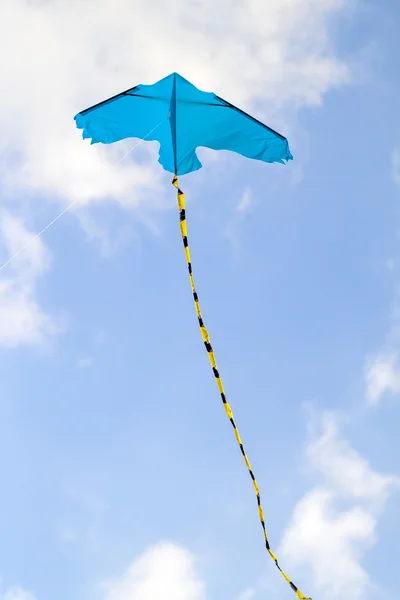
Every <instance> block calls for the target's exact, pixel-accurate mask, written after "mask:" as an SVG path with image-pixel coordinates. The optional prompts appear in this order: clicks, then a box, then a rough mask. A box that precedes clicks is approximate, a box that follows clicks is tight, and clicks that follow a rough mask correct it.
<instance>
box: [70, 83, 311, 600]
mask: <svg viewBox="0 0 400 600" xmlns="http://www.w3.org/2000/svg"><path fill="white" fill-rule="evenodd" d="M75 121H76V125H77V127H78V128H79V129H83V138H84V139H85V138H91V143H92V144H95V143H98V142H101V143H103V144H111V143H113V142H117V141H119V140H122V139H126V138H129V137H136V138H140V139H142V140H153V141H154V140H157V141H158V142H159V143H160V150H159V163H160V164H161V165H162V167H163V168H164V169H165V170H166V171H169V172H172V173H173V174H174V177H173V179H172V184H173V186H174V187H175V188H176V189H177V194H178V209H179V218H180V230H181V236H182V241H183V246H184V251H185V257H186V263H187V268H188V271H189V279H190V286H191V289H192V294H193V299H194V303H195V309H196V315H197V319H198V323H199V327H200V331H201V336H202V339H203V342H204V345H205V347H206V350H207V353H208V357H209V360H210V363H211V367H212V370H213V373H214V377H215V381H216V383H217V386H218V390H219V392H220V395H221V399H222V403H223V406H224V409H225V412H226V414H227V417H228V419H229V421H230V423H231V425H232V427H233V429H234V433H235V437H236V441H237V443H238V445H239V448H240V451H241V453H242V456H243V459H244V462H245V464H246V467H247V469H248V472H249V475H250V477H251V479H252V482H253V486H254V491H255V494H256V497H257V507H258V515H259V519H260V522H261V526H262V529H263V534H264V542H265V546H266V549H267V551H268V553H269V555H270V557H271V558H272V560H273V561H274V563H275V565H276V567H277V568H278V569H279V571H280V572H281V574H282V576H283V577H284V578H285V580H286V581H287V583H288V584H289V585H290V587H291V588H292V590H293V591H294V592H295V593H296V595H297V597H298V598H299V599H300V600H311V598H308V597H307V596H304V595H303V594H302V592H301V591H300V590H299V589H298V587H297V586H296V585H295V584H294V583H293V582H292V581H291V579H290V578H289V577H288V576H287V575H286V573H285V572H284V571H283V570H282V569H281V567H280V565H279V563H278V559H277V557H276V556H275V554H274V553H273V552H272V550H271V547H270V544H269V540H268V536H267V531H266V526H265V519H264V512H263V509H262V505H261V496H260V490H259V487H258V484H257V481H256V478H255V476H254V473H253V470H252V468H251V465H250V462H249V459H248V457H247V454H246V451H245V449H244V446H243V443H242V440H241V437H240V434H239V431H238V428H237V426H236V423H235V420H234V418H233V414H232V409H231V407H230V405H229V403H228V401H227V398H226V395H225V390H224V387H223V384H222V380H221V377H220V374H219V371H218V367H217V363H216V360H215V355H214V351H213V348H212V346H211V343H210V338H209V334H208V331H207V329H206V327H205V325H204V321H203V317H202V313H201V310H200V304H199V298H198V295H197V292H196V288H195V283H194V277H193V270H192V260H191V256H190V250H189V243H188V231H187V221H186V208H185V197H184V194H183V192H182V190H181V189H180V187H179V182H178V175H184V174H187V173H191V172H193V171H196V170H198V169H200V168H201V166H202V165H201V163H200V161H199V159H198V157H197V155H196V148H198V147H200V146H203V147H207V148H211V149H214V150H231V151H234V152H236V153H239V154H241V155H243V156H245V157H246V158H252V159H256V160H261V161H264V162H268V163H274V162H279V163H283V164H285V163H286V162H287V161H288V160H291V159H292V158H293V157H292V155H291V153H290V150H289V144H288V141H287V139H286V138H285V137H283V136H282V135H280V134H279V133H277V132H276V131H274V130H273V129H271V128H269V127H267V126H266V125H264V124H263V123H261V122H260V121H257V120H256V119H254V118H253V117H251V116H250V115H248V114H247V113H245V112H243V111H242V110H240V109H239V108H237V107H235V106H233V105H232V104H230V103H229V102H226V101H225V100H223V99H222V98H220V97H219V96H217V95H215V94H213V93H209V92H203V91H200V90H198V89H197V88H196V87H195V86H194V85H192V84H191V83H190V82H189V81H187V80H186V79H184V78H183V77H181V76H180V75H178V74H177V73H172V74H171V75H169V76H168V77H165V78H164V79H161V81H158V82H157V83H155V84H153V85H138V86H136V87H134V88H131V89H129V90H127V91H125V92H122V93H120V94H117V95H116V96H113V97H112V98H109V99H108V100H105V101H103V102H100V103H99V104H96V105H95V106H92V107H91V108H88V109H86V110H84V111H82V112H80V113H79V114H77V115H76V116H75Z"/></svg>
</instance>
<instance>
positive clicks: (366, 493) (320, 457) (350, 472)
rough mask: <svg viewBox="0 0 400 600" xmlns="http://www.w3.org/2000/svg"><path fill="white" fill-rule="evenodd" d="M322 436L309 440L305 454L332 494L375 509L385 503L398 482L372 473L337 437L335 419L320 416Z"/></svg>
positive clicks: (331, 415) (340, 438)
mask: <svg viewBox="0 0 400 600" xmlns="http://www.w3.org/2000/svg"><path fill="white" fill-rule="evenodd" d="M322 427H323V432H322V434H321V436H320V437H319V438H317V439H315V440H312V441H311V442H310V443H309V445H308V447H307V451H306V455H307V458H308V461H309V464H310V466H311V468H313V469H314V470H315V471H318V472H319V473H320V474H321V475H322V476H323V477H324V478H325V479H326V481H327V482H328V484H329V486H330V487H331V489H334V490H335V492H336V494H338V495H339V494H340V495H341V496H343V497H344V498H354V499H360V500H368V501H372V502H373V503H374V504H375V505H376V506H377V507H379V506H381V505H382V504H383V503H384V502H385V500H386V499H387V495H388V493H389V491H390V488H391V486H392V485H397V484H398V483H399V481H400V480H399V479H398V478H397V477H393V476H386V475H381V474H380V473H376V472H375V471H373V470H372V469H371V467H370V465H369V463H368V461H367V460H366V459H365V458H363V457H362V456H360V454H359V453H358V452H357V451H356V450H355V449H354V448H352V446H351V445H350V443H349V442H348V441H347V440H346V439H344V438H343V437H341V435H340V432H339V423H338V418H337V417H336V416H335V415H334V414H333V413H324V414H323V417H322Z"/></svg>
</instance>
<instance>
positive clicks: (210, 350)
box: [172, 175, 311, 600]
mask: <svg viewBox="0 0 400 600" xmlns="http://www.w3.org/2000/svg"><path fill="white" fill-rule="evenodd" d="M172 185H173V186H174V187H175V188H176V189H177V191H178V208H179V218H180V229H181V235H182V241H183V246H184V249H185V257H186V263H187V267H188V271H189V279H190V285H191V288H192V293H193V299H194V304H195V308H196V315H197V318H198V321H199V326H200V331H201V336H202V338H203V342H204V345H205V347H206V350H207V353H208V358H209V360H210V363H211V367H212V370H213V373H214V377H215V381H216V383H217V386H218V390H219V392H220V394H221V399H222V403H223V406H224V409H225V412H226V414H227V416H228V419H229V421H230V422H231V425H232V427H233V429H234V432H235V437H236V441H237V443H238V444H239V448H240V451H241V453H242V456H243V459H244V462H245V464H246V467H247V469H248V472H249V475H250V477H251V479H252V481H253V486H254V491H255V493H256V496H257V506H258V516H259V519H260V521H261V526H262V529H263V533H264V541H265V546H266V549H267V551H268V553H269V555H270V557H271V558H272V560H273V561H274V563H275V565H276V567H277V568H278V569H279V571H280V572H281V574H282V576H283V577H284V578H285V580H286V581H287V583H288V584H289V585H290V587H291V588H292V590H293V591H294V592H295V593H296V595H297V597H298V598H299V599H300V600H311V598H308V597H307V596H304V595H303V594H302V593H301V591H300V590H299V589H298V587H297V586H296V585H295V584H294V583H293V582H292V581H291V579H290V578H289V577H288V576H287V575H286V573H285V572H284V571H283V570H282V569H281V567H280V565H279V563H278V559H277V557H276V556H275V554H274V553H273V552H272V550H271V547H270V545H269V540H268V536H267V530H266V527H265V521H264V512H263V509H262V506H261V496H260V490H259V487H258V484H257V481H256V478H255V476H254V473H253V470H252V468H251V465H250V461H249V459H248V457H247V454H246V451H245V449H244V446H243V442H242V440H241V437H240V434H239V431H238V428H237V426H236V423H235V420H234V418H233V413H232V409H231V407H230V405H229V403H228V401H227V399H226V396H225V390H224V387H223V384H222V380H221V377H220V374H219V371H218V368H217V363H216V360H215V355H214V351H213V348H212V346H211V343H210V338H209V335H208V331H207V329H206V327H205V325H204V321H203V317H202V313H201V310H200V304H199V297H198V295H197V292H196V287H195V283H194V277H193V271H192V260H191V256H190V250H189V243H188V231H187V222H186V208H185V196H184V194H183V192H182V190H181V189H180V188H179V182H178V177H177V176H176V175H175V176H174V178H173V180H172Z"/></svg>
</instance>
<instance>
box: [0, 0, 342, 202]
mask: <svg viewBox="0 0 400 600" xmlns="http://www.w3.org/2000/svg"><path fill="white" fill-rule="evenodd" d="M348 4H349V3H348V2H345V0H285V1H280V2H264V1H260V0H249V2H247V3H246V7H244V5H243V4H240V3H239V4H235V3H232V2H230V0H196V1H195V0H189V1H187V0H174V2H172V4H171V2H169V3H166V2H164V0H155V1H154V2H151V3H149V2H146V1H145V0H133V1H132V0H114V2H112V3H110V2H109V1H108V0H97V1H96V2H94V0H79V2H78V1H77V0H54V1H52V2H32V1H30V0H3V1H2V2H1V8H0V35H1V39H2V53H1V56H0V85H1V88H2V89H3V90H7V93H3V94H2V95H1V98H0V109H1V110H0V125H1V131H2V136H1V140H0V154H1V158H2V160H1V163H2V165H3V168H2V170H1V178H2V180H3V184H4V185H7V189H8V191H9V192H11V191H13V193H14V194H15V192H16V190H21V191H24V192H25V191H26V190H29V191H31V192H40V193H42V194H45V195H48V196H50V197H56V198H59V199H62V200H65V201H66V200H67V199H68V201H70V200H71V199H74V198H77V199H79V200H80V201H82V202H86V201H100V200H102V199H106V198H107V199H114V200H117V201H118V202H120V203H121V204H123V205H129V206H133V205H136V204H137V203H138V201H139V198H142V197H143V194H144V192H145V191H146V190H149V189H151V188H152V187H153V186H154V185H155V184H157V180H156V182H155V180H154V176H155V175H154V174H155V173H156V174H157V177H158V175H159V174H160V169H156V170H154V169H150V168H149V167H148V166H143V165H141V166H139V165H138V164H132V163H131V162H130V161H129V160H127V161H124V162H123V163H121V164H119V165H115V164H113V163H111V162H110V161H109V160H108V157H109V156H110V155H112V156H114V157H116V156H120V155H122V153H123V147H122V146H123V145H120V144H119V145H117V146H112V147H111V148H110V147H108V148H105V147H90V146H89V145H88V144H87V143H83V142H82V141H81V138H80V132H79V131H77V130H75V127H74V122H73V116H74V115H75V113H76V112H78V111H79V110H81V109H83V108H85V107H86V106H87V105H90V104H91V103H92V102H96V101H99V100H101V99H103V98H105V97H107V96H108V95H111V94H113V93H116V92H118V91H119V90H121V89H125V88H126V87H129V86H130V85H134V84H136V83H140V82H143V83H151V82H154V81H156V80H158V79H159V78H161V77H163V76H165V75H166V74H168V73H170V72H171V71H174V70H177V71H179V72H181V73H182V74H183V75H184V76H186V77H188V78H189V79H190V80H192V81H193V82H194V83H195V84H197V85H198V86H199V87H201V88H204V89H212V90H215V91H217V92H218V93H219V94H220V95H222V96H225V97H227V98H228V99H230V100H232V101H233V102H235V103H239V104H241V105H244V106H246V105H249V103H250V102H251V101H253V100H262V101H263V104H264V106H265V107H268V109H269V110H270V111H274V110H275V109H276V108H277V107H279V106H282V105H285V104H287V103H290V104H291V105H292V106H299V105H304V104H318V103H320V102H321V99H322V97H323V95H324V94H325V93H326V92H327V91H328V90H330V89H331V88H333V87H336V86H338V85H341V84H343V83H345V82H347V81H348V80H349V73H348V71H347V68H346V65H345V64H344V63H343V62H342V61H340V60H339V59H338V58H337V57H336V56H335V54H334V51H333V50H332V47H331V44H330V40H329V35H328V34H329V28H328V26H329V19H330V17H331V16H332V15H333V14H335V13H337V12H338V11H340V10H344V9H345V8H346V7H348ZM15 32H18V35H15ZM221 40H223V43H221ZM143 147H145V145H144V146H143ZM146 148H148V147H147V146H146Z"/></svg>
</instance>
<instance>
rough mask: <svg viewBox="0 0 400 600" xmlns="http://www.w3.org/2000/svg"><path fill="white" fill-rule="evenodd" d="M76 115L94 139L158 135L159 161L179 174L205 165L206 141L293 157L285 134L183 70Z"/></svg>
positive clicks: (277, 158)
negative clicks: (200, 152) (186, 76)
mask: <svg viewBox="0 0 400 600" xmlns="http://www.w3.org/2000/svg"><path fill="white" fill-rule="evenodd" d="M75 121H76V125H77V127H78V128H80V129H82V130H83V138H91V143H92V144H94V143H98V142H101V143H103V144H111V143H113V142H117V141H120V140H123V139H126V138H131V137H135V138H140V139H147V140H153V141H154V140H157V141H158V142H159V144H160V151H159V163H160V164H161V165H162V166H163V168H164V169H165V170H166V171H169V172H171V173H174V174H175V175H185V174H187V173H191V172H192V171H197V170H198V169H200V168H201V166H202V165H201V162H200V161H199V159H198V157H197V155H196V149H197V148H198V147H201V146H202V147H205V148H210V149H212V150H231V151H233V152H237V153H238V154H241V155H242V156H245V157H247V158H253V159H256V160H261V161H264V162H269V163H273V162H280V163H285V162H286V161H288V160H291V159H292V158H293V157H292V155H291V153H290V150H289V144H288V141H287V139H286V138H285V137H283V136H282V135H280V134H279V133H277V132H276V131H274V130H273V129H271V128H270V127H267V126H266V125H264V124H263V123H261V122H260V121H257V120H256V119H254V118H253V117H251V116H250V115H248V114H247V113H245V112H243V111H242V110H240V109H239V108H237V107H235V106H233V105H232V104H230V103H229V102H226V101H225V100H223V99H222V98H220V97H219V96H216V95H215V94H213V93H211V92H203V91H201V90H199V89H197V88H196V87H195V86H194V85H192V84H191V83H190V82H189V81H187V80H186V79H184V78H183V77H182V76H181V75H179V74H178V73H172V74H171V75H168V77H165V78H164V79H161V80H160V81H158V82H157V83H155V84H153V85H138V86H136V87H134V88H131V89H129V90H126V91H125V92H122V93H121V94H118V95H116V96H113V97H112V98H109V99H108V100H105V101H104V102H100V103H99V104H96V105H95V106H92V107H91V108H88V109H86V110H84V111H82V112H80V113H78V114H77V115H76V116H75Z"/></svg>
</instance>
